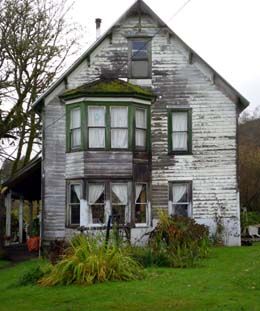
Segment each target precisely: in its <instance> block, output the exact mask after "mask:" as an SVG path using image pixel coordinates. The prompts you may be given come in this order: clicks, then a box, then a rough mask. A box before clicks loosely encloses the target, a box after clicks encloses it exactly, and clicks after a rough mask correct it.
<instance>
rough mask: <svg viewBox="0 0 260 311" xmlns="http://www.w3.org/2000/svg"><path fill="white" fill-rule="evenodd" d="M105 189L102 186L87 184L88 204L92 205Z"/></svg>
mask: <svg viewBox="0 0 260 311" xmlns="http://www.w3.org/2000/svg"><path fill="white" fill-rule="evenodd" d="M104 190H105V187H104V185H103V184H89V198H88V201H89V204H94V203H96V202H97V200H98V199H99V198H100V196H101V194H102V193H103V192H104Z"/></svg>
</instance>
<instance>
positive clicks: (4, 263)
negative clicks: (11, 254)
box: [0, 259, 10, 269]
mask: <svg viewBox="0 0 260 311" xmlns="http://www.w3.org/2000/svg"><path fill="white" fill-rule="evenodd" d="M9 265H10V261H8V260H2V259H0V269H2V268H5V267H7V266H9Z"/></svg>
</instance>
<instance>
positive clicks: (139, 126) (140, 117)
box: [135, 109, 146, 147]
mask: <svg viewBox="0 0 260 311" xmlns="http://www.w3.org/2000/svg"><path fill="white" fill-rule="evenodd" d="M135 126H136V131H135V144H136V146H141V147H144V146H145V141H146V140H145V136H146V111H145V110H144V109H136V111H135Z"/></svg>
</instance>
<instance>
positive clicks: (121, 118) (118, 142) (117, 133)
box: [111, 107, 128, 148]
mask: <svg viewBox="0 0 260 311" xmlns="http://www.w3.org/2000/svg"><path fill="white" fill-rule="evenodd" d="M127 112H128V109H127V107H112V108H111V147H112V148H127V147H128V129H127V128H128V113H127Z"/></svg>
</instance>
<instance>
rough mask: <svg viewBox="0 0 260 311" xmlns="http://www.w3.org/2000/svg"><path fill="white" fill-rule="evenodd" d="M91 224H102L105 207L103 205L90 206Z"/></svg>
mask: <svg viewBox="0 0 260 311" xmlns="http://www.w3.org/2000/svg"><path fill="white" fill-rule="evenodd" d="M91 211H92V223H93V224H103V223H104V222H105V207H104V205H97V204H93V205H91Z"/></svg>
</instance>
